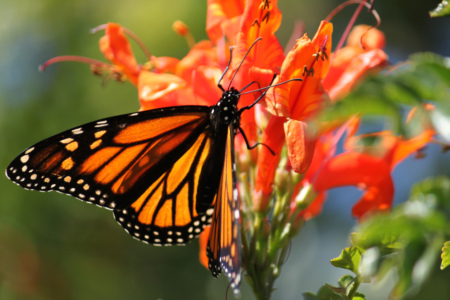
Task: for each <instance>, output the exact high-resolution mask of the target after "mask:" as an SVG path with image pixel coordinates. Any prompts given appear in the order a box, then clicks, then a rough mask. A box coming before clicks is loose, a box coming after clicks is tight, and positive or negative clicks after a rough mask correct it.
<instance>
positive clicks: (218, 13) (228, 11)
mask: <svg viewBox="0 0 450 300" xmlns="http://www.w3.org/2000/svg"><path fill="white" fill-rule="evenodd" d="M207 7H208V9H207V12H206V32H207V33H208V37H209V39H210V40H211V41H212V42H213V43H214V44H215V43H217V41H218V40H219V39H220V38H222V37H223V35H224V34H225V36H226V37H227V38H228V39H229V40H230V42H231V43H232V44H234V43H235V41H234V38H235V36H236V33H237V31H238V25H239V23H240V19H241V17H240V16H241V15H242V14H243V12H244V2H243V1H239V0H231V1H230V0H208V4H207Z"/></svg>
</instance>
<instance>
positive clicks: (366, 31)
mask: <svg viewBox="0 0 450 300" xmlns="http://www.w3.org/2000/svg"><path fill="white" fill-rule="evenodd" d="M385 44H386V39H385V37H384V33H383V32H382V31H380V30H378V29H376V28H373V27H371V26H369V25H364V24H362V25H358V26H355V27H353V29H352V31H350V33H349V35H348V38H347V46H352V47H362V48H363V49H364V50H372V49H383V48H384V46H385Z"/></svg>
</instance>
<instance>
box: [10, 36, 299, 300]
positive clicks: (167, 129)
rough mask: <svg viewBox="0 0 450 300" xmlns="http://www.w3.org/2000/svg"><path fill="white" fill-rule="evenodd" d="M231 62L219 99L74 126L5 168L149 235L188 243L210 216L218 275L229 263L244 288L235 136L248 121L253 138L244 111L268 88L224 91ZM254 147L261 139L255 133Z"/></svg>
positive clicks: (229, 272)
mask: <svg viewBox="0 0 450 300" xmlns="http://www.w3.org/2000/svg"><path fill="white" fill-rule="evenodd" d="M258 40H259V39H258ZM258 40H256V41H258ZM256 41H255V43H256ZM253 45H254V44H253ZM253 45H252V46H251V47H250V49H249V50H248V52H247V54H248V53H249V51H250V50H251V49H252V47H253ZM230 52H231V51H230ZM247 54H246V55H245V56H244V59H245V58H246V56H247ZM230 63H231V58H230V61H229V63H228V66H227V68H226V69H225V71H224V73H223V74H222V77H221V78H220V80H219V83H218V87H219V88H220V89H221V90H222V92H223V94H222V97H221V98H220V100H219V101H218V103H217V104H216V105H213V106H176V107H166V108H161V109H154V110H148V111H142V112H136V113H132V114H125V115H120V116H115V117H110V118H106V119H103V120H99V121H94V122H91V123H87V124H85V125H82V126H79V127H77V128H73V129H69V130H67V131H64V132H62V133H59V134H57V135H55V136H53V137H50V138H48V139H45V140H43V141H41V142H39V143H37V144H35V145H34V146H31V147H29V148H27V149H26V150H24V151H23V152H22V153H21V154H20V155H19V156H17V157H16V158H15V159H14V160H13V161H12V162H11V164H10V165H9V166H8V168H7V170H6V176H7V177H8V178H9V179H10V180H12V181H13V182H15V183H16V184H18V185H19V186H21V187H23V188H25V189H30V190H38V191H41V192H46V191H57V192H60V193H65V194H68V195H71V196H73V197H75V198H78V199H80V200H82V201H85V202H89V203H92V204H96V205H97V206H100V207H104V208H107V209H110V210H113V213H114V217H115V219H116V220H117V222H118V223H119V224H120V225H121V226H122V227H123V228H124V229H125V230H126V231H127V232H128V233H129V234H130V235H131V236H133V237H134V238H136V239H138V240H141V241H142V242H144V243H150V244H153V245H182V244H185V243H187V242H188V241H190V240H191V239H193V238H194V237H196V236H198V235H199V234H200V233H201V232H202V231H203V229H204V227H205V226H206V225H208V224H211V231H210V235H209V238H208V243H207V255H208V258H209V269H210V270H211V272H212V275H213V276H214V277H217V276H218V275H219V274H220V273H221V272H222V271H224V273H225V274H226V276H227V277H228V279H229V280H230V282H231V286H232V288H233V289H234V291H235V293H238V292H239V285H240V268H241V244H240V233H239V227H238V222H239V204H238V192H237V188H236V165H235V154H234V136H235V134H236V133H237V131H238V130H239V131H240V132H241V133H242V135H243V137H244V140H245V141H246V142H247V139H246V138H245V134H244V132H243V131H242V129H241V127H240V124H239V121H240V115H241V113H242V112H243V111H244V110H246V109H249V108H251V107H252V106H253V105H255V104H256V103H257V102H258V101H259V100H260V99H261V98H262V97H264V95H265V94H266V92H267V90H268V88H269V87H266V88H263V89H258V90H265V91H264V92H263V93H262V94H261V96H260V97H259V98H258V99H257V100H256V101H255V102H254V103H253V104H252V105H250V106H247V107H243V108H241V109H238V108H237V103H238V100H239V97H240V95H241V92H242V91H243V90H244V89H246V88H247V87H248V86H250V85H251V84H252V83H250V84H249V85H247V86H246V87H244V88H243V89H242V90H241V91H238V90H236V89H235V88H233V87H228V88H227V89H226V90H225V89H224V88H223V87H222V85H221V84H220V82H221V80H222V78H223V76H224V75H225V73H226V72H227V71H228V69H229V66H230ZM241 64H242V62H241ZM240 66H241V65H239V66H238V68H237V70H236V72H237V71H238V70H239V68H240ZM236 72H235V74H234V75H236ZM233 78H234V76H233ZM233 78H232V79H231V82H232V80H233ZM294 80H301V79H294ZM231 82H230V86H231ZM280 84H283V83H279V84H277V85H280ZM277 85H273V86H277ZM255 146H256V145H255ZM247 147H248V148H249V149H250V148H253V147H250V146H249V145H248V142H247Z"/></svg>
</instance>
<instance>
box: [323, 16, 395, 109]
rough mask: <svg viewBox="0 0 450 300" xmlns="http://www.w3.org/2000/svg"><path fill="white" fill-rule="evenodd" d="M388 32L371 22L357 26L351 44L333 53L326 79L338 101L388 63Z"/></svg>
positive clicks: (325, 84)
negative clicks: (370, 73)
mask: <svg viewBox="0 0 450 300" xmlns="http://www.w3.org/2000/svg"><path fill="white" fill-rule="evenodd" d="M384 44H385V39H384V34H383V33H382V32H381V31H379V30H378V29H376V28H372V29H370V27H369V26H367V25H359V26H355V27H354V28H353V29H352V31H351V32H350V34H349V37H348V39H347V46H346V47H344V48H342V49H339V50H338V51H337V52H336V53H334V54H333V59H332V62H331V67H330V71H329V73H328V75H327V76H326V77H325V78H324V79H323V81H322V83H323V86H324V88H325V90H326V91H327V92H328V94H329V96H330V98H331V99H332V100H333V101H335V100H338V99H340V98H342V96H344V95H345V94H347V93H348V92H349V91H350V90H351V89H352V87H353V86H354V85H355V84H356V83H357V82H358V80H359V79H361V78H362V77H363V76H365V75H366V74H367V73H369V72H373V71H375V70H378V69H381V68H382V67H385V66H386V65H387V59H388V56H387V55H386V53H384V51H383V50H382V48H383V47H384Z"/></svg>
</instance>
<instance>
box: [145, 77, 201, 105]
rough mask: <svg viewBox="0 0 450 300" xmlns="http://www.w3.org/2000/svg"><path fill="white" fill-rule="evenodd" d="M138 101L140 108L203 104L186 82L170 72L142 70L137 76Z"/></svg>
mask: <svg viewBox="0 0 450 300" xmlns="http://www.w3.org/2000/svg"><path fill="white" fill-rule="evenodd" d="M138 90H139V101H140V104H141V110H149V109H155V108H160V107H167V106H177V105H195V104H203V102H200V103H199V101H200V100H201V98H200V97H195V95H194V94H193V92H192V89H190V88H188V87H187V84H186V82H185V81H184V80H183V79H181V78H180V77H178V76H175V75H172V74H158V73H153V72H149V71H142V72H141V75H140V76H139V84H138Z"/></svg>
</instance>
